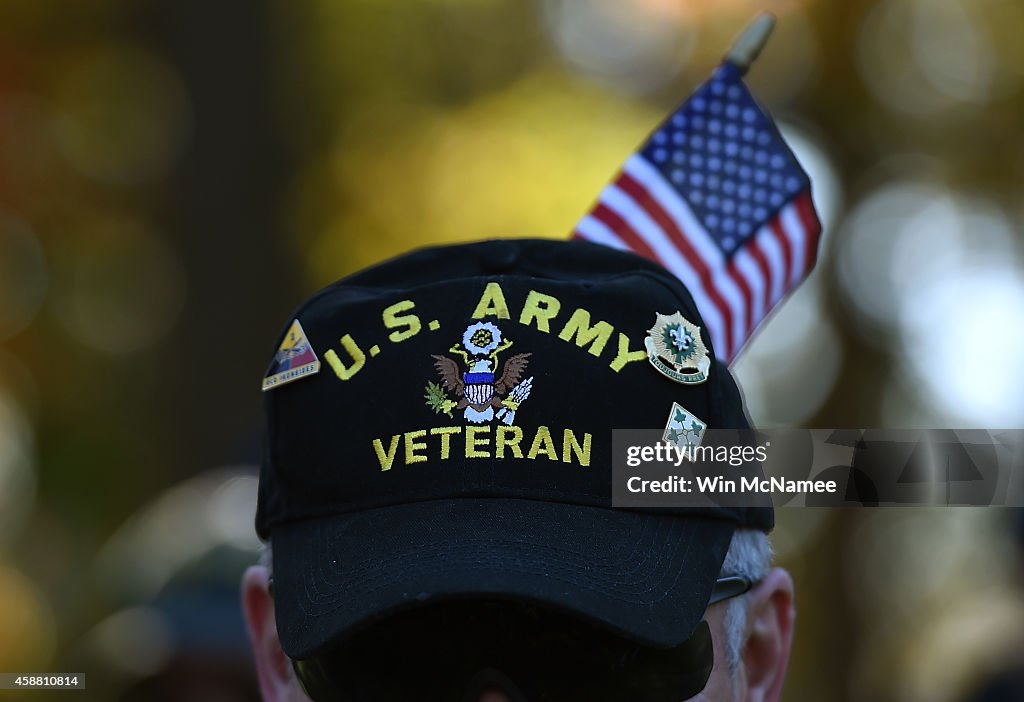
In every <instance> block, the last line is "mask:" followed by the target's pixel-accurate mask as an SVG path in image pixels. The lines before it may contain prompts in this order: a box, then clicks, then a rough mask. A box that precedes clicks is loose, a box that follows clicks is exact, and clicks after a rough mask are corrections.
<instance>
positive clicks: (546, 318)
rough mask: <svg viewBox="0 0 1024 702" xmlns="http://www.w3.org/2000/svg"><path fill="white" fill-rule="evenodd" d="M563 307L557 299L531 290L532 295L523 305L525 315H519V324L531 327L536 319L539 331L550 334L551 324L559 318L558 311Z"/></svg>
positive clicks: (528, 296)
mask: <svg viewBox="0 0 1024 702" xmlns="http://www.w3.org/2000/svg"><path fill="white" fill-rule="evenodd" d="M561 307H562V303H561V302H559V301H558V298H557V297H552V296H551V295H545V294H544V293H539V292H537V291H536V290H531V291H530V294H529V295H527V296H526V302H525V303H523V313H522V314H521V315H519V323H520V324H525V325H527V326H529V325H530V322H532V321H533V320H535V319H536V320H537V329H538V330H540V331H542V332H548V331H550V324H549V323H550V322H551V320H552V319H554V318H555V317H557V316H558V310H559V309H560V308H561Z"/></svg>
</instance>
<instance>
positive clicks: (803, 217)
mask: <svg viewBox="0 0 1024 702" xmlns="http://www.w3.org/2000/svg"><path fill="white" fill-rule="evenodd" d="M796 210H797V213H798V214H799V215H800V221H801V222H803V225H804V231H805V232H806V233H807V236H805V237H804V246H805V249H806V251H805V253H804V267H805V268H806V271H805V273H804V275H806V274H807V273H808V272H810V270H811V269H812V268H814V264H815V263H817V261H818V235H819V234H821V222H820V221H819V220H818V214H817V213H816V212H815V211H814V203H813V202H811V193H810V191H805V192H804V193H803V194H802V195H801V196H800V197H799V198H798V199H797V201H796Z"/></svg>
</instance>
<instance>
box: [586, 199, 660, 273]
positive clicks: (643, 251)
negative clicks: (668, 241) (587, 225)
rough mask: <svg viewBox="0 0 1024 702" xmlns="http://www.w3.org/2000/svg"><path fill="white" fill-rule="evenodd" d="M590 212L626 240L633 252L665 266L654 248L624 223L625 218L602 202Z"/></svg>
mask: <svg viewBox="0 0 1024 702" xmlns="http://www.w3.org/2000/svg"><path fill="white" fill-rule="evenodd" d="M592 214H593V215H594V217H595V218H596V219H599V220H600V221H601V222H603V223H604V224H605V225H606V226H607V227H608V228H609V229H611V230H612V231H613V232H615V233H616V234H617V235H618V236H619V237H620V238H621V239H622V240H623V241H624V242H626V244H627V245H628V246H629V248H630V249H631V250H632V251H633V253H635V254H639V255H640V256H643V257H644V258H647V259H650V260H651V261H654V262H655V263H657V264H658V265H660V266H662V267H664V266H665V262H664V261H662V260H661V259H660V258H658V254H656V253H654V249H652V248H651V247H650V246H648V244H647V242H646V241H644V240H643V237H641V236H639V235H638V234H637V233H636V232H634V231H633V228H632V227H630V226H629V224H627V223H626V220H624V219H622V217H620V216H619V215H618V213H616V212H614V211H613V210H612V209H611V208H609V207H608V206H607V205H605V204H604V203H603V202H599V203H597V206H596V207H594V211H593V213H592Z"/></svg>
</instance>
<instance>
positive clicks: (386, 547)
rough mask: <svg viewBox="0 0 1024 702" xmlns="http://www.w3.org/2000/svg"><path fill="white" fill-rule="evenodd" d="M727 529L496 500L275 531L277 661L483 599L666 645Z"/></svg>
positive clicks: (706, 587) (713, 567)
mask: <svg viewBox="0 0 1024 702" xmlns="http://www.w3.org/2000/svg"><path fill="white" fill-rule="evenodd" d="M734 529H735V525H734V524H733V523H732V522H730V521H728V520H724V519H717V518H711V517H707V516H697V515H686V516H680V515H669V514H658V513H638V512H627V511H621V510H612V509H603V508H600V507H587V506H578V505H574V506H571V507H570V506H567V505H565V504H560V503H552V502H542V501H538V500H521V499H506V498H479V499H475V498H459V499H446V500H432V501H421V502H413V503H408V504H402V505H394V506H388V507H380V508H376V509H369V510H363V511H360V512H354V513H350V514H345V515H337V516H330V517H325V518H322V519H314V520H305V521H301V522H293V523H287V524H281V525H278V526H277V527H275V529H274V532H273V537H272V544H273V551H274V601H275V607H276V611H277V625H278V635H279V638H280V641H281V646H282V649H283V650H284V652H285V654H287V655H288V656H289V657H290V658H293V659H298V660H302V659H308V658H311V657H313V656H315V655H316V654H317V653H318V652H319V651H321V650H322V649H323V648H324V647H325V646H328V645H329V644H331V643H332V642H333V641H335V640H337V639H340V638H342V637H344V636H345V635H346V634H348V633H352V632H354V631H355V630H357V629H359V628H361V627H362V626H365V625H366V624H368V623H370V622H372V621H373V620H374V619H377V618H379V617H384V616H388V615H391V614H396V613H398V612H401V611H403V610H406V609H409V608H411V607H414V606H419V605H422V604H427V603H432V602H440V601H444V600H450V599H455V598H462V597H466V598H471V597H486V598H494V599H504V598H508V599H515V600H522V601H532V602H535V603H538V604H543V605H547V606H552V607H556V608H559V609H561V610H563V611H567V612H570V613H573V614H576V615H578V616H580V617H583V618H585V619H588V620H591V621H593V622H596V623H598V624H601V625H603V626H606V627H607V628H609V629H611V630H613V631H615V632H617V633H619V634H621V635H623V636H626V637H628V638H631V639H633V640H635V641H637V642H640V643H643V644H648V645H652V646H659V647H670V646H675V645H678V644H680V643H682V642H683V641H684V640H686V639H687V638H688V637H689V636H690V635H691V634H692V632H693V630H694V629H695V627H696V626H697V624H698V623H699V622H700V620H701V618H702V617H703V614H704V610H705V608H706V606H707V602H708V599H709V597H710V594H711V590H712V588H713V586H714V582H715V579H716V578H717V576H718V573H719V570H720V568H721V566H722V562H723V560H724V558H725V553H726V551H727V550H728V547H729V542H730V539H731V537H732V533H733V531H734Z"/></svg>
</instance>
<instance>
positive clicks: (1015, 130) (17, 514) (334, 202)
mask: <svg viewBox="0 0 1024 702" xmlns="http://www.w3.org/2000/svg"><path fill="white" fill-rule="evenodd" d="M763 9H770V10H772V11H773V12H775V13H776V14H777V16H778V18H779V25H778V28H777V30H776V34H775V36H774V37H773V38H772V40H771V42H770V43H769V45H768V47H767V49H766V50H765V52H764V54H763V55H762V57H761V58H760V59H759V61H758V62H757V63H756V64H755V66H754V68H753V70H752V71H751V73H750V75H749V76H748V82H749V83H750V85H751V87H752V89H753V91H754V93H755V95H757V96H758V97H759V99H760V100H761V101H762V102H763V103H764V104H765V105H766V106H767V107H768V108H769V110H770V111H771V112H772V113H773V114H774V115H775V117H776V118H777V120H778V122H779V124H780V126H781V128H782V129H783V131H784V133H785V134H786V136H787V137H788V139H789V140H790V143H791V145H792V146H793V147H794V149H795V151H796V152H797V154H798V156H799V158H800V159H801V161H802V162H803V164H804V166H805V167H806V168H807V170H808V171H809V172H810V174H811V177H812V180H813V184H814V189H815V190H814V195H815V201H816V203H817V207H818V210H819V213H820V215H821V217H822V219H823V221H824V225H825V235H824V244H823V249H822V254H821V257H820V262H819V264H818V267H817V269H816V271H815V272H814V273H813V274H812V276H811V278H810V280H809V281H808V282H807V283H805V284H804V285H803V286H802V287H801V288H800V289H799V290H798V291H797V292H796V293H795V294H794V295H793V296H792V297H791V298H790V300H789V301H788V302H786V303H785V304H784V305H783V308H782V309H781V311H780V312H779V313H777V314H776V315H775V316H774V317H773V318H772V319H771V320H770V321H769V322H768V323H767V325H766V326H765V327H764V329H763V330H762V332H761V333H760V334H759V335H758V336H757V337H755V339H754V341H753V342H752V343H751V344H750V345H749V347H748V348H747V350H746V351H745V353H744V355H743V357H742V358H741V359H740V361H739V362H738V363H737V365H736V367H735V370H736V372H737V373H738V376H739V378H740V381H741V384H742V385H743V388H744V391H745V393H746V397H747V403H748V406H749V410H750V413H751V415H752V417H753V419H754V421H755V422H756V423H758V424H761V425H762V426H808V427H928V426H934V427H965V428H966V427H985V428H1010V427H1021V426H1022V425H1024V363H1022V359H1024V252H1022V244H1024V236H1022V232H1024V198H1022V195H1021V183H1022V182H1024V133H1022V128H1024V121H1022V114H1024V43H1022V42H1021V41H1020V35H1021V30H1022V28H1024V5H1021V4H1019V3H1011V2H1005V1H1004V0H850V1H847V2H825V1H824V0H784V1H778V2H770V1H768V0H762V1H760V2H754V1H753V0H714V1H712V0H531V1H529V2H527V1H524V0H418V1H414V0H348V1H346V2H340V1H338V0H303V1H297V0H249V1H248V2H239V3H209V2H200V1H198V0H176V1H174V2H171V1H170V0H153V1H152V2H128V0H94V1H93V2H89V3H66V2H58V1H57V0H2V1H0V670H2V671H12V672H13V671H25V672H29V671H33V672H44V671H47V672H58V671H76V672H85V673H86V674H87V675H88V684H89V691H88V692H85V693H79V696H80V698H81V699H90V700H101V701H106V700H142V699H145V700H163V699H167V700H190V701H195V700H200V701H201V700H226V701H230V700H255V699H257V697H256V690H255V684H254V678H253V674H252V672H251V670H250V668H249V663H248V651H247V649H246V644H245V640H244V635H243V631H242V623H241V618H240V615H239V613H238V604H237V587H238V586H237V583H238V579H239V576H240V573H241V571H242V569H243V568H244V566H245V565H246V564H248V563H251V562H252V561H253V560H254V559H255V557H256V556H255V554H256V553H257V549H258V543H257V542H256V540H255V535H254V534H253V529H252V515H253V509H254V501H255V490H256V478H255V470H256V469H255V465H256V463H257V462H258V456H259V453H258V448H259V437H258V426H259V417H260V399H261V398H260V392H259V383H260V379H261V378H262V375H263V372H264V370H265V368H266V366H267V364H268V362H269V360H270V357H271V355H272V354H273V352H274V350H275V349H274V341H275V340H276V338H277V335H278V334H279V333H280V331H281V328H282V326H283V325H284V323H285V322H286V321H288V320H289V319H290V316H289V315H290V311H291V310H292V309H293V308H294V307H295V306H296V305H297V304H298V303H299V302H300V301H301V300H302V299H303V298H304V297H305V296H306V295H308V294H309V293H310V292H312V291H313V290H315V289H317V288H318V287H320V286H322V285H324V284H326V283H329V282H331V281H333V280H334V279H336V278H338V277H340V276H342V275H344V274H346V273H349V272H351V271H354V270H356V269H358V268H361V267H363V266H366V265H368V264H371V263H374V262H376V261H379V260H382V259H384V258H386V257H390V256H393V255H395V254H398V253H401V252H403V251H405V250H407V249H410V248H412V247H416V246H420V245H424V244H432V243H439V242H455V241H466V240H472V239H479V238H485V237H493V236H545V237H563V236H566V235H567V234H568V232H570V231H571V229H572V228H573V225H574V224H575V222H576V221H577V220H578V219H579V218H580V217H581V216H582V215H583V214H584V213H585V212H586V210H587V209H588V208H589V207H590V205H591V203H592V202H593V200H594V199H595V197H596V196H597V194H598V192H599V191H600V189H601V188H602V186H603V185H604V184H605V183H606V182H607V181H608V180H609V179H610V178H611V176H612V175H613V174H614V172H615V171H616V170H617V168H618V166H619V165H620V164H621V162H622V161H623V160H624V158H625V157H626V156H627V154H628V153H629V152H630V151H631V150H632V149H633V148H634V147H635V146H637V145H638V144H639V143H640V142H641V141H642V140H643V139H644V138H645V136H646V135H647V133H648V132H649V131H650V130H651V129H652V128H653V127H654V126H655V125H656V124H657V123H658V122H659V121H660V119H661V118H662V117H663V116H664V115H665V114H667V113H668V112H669V110H670V109H671V108H672V107H673V106H674V105H675V104H677V103H678V102H679V101H680V100H681V99H682V98H683V97H685V96H686V95H687V94H688V93H689V92H690V91H691V89H692V88H693V87H695V86H696V84H698V83H699V82H701V81H702V80H704V79H705V78H706V77H707V76H708V75H709V73H710V71H711V70H712V68H713V67H714V66H715V65H716V64H717V62H718V60H719V58H720V57H721V55H722V54H723V53H724V51H725V50H726V48H727V46H728V45H729V43H730V41H731V39H732V38H733V37H734V36H735V35H736V34H737V33H738V31H739V30H740V28H741V27H742V26H743V25H744V23H745V22H746V21H747V20H748V19H750V17H751V16H752V15H753V14H754V13H756V12H757V11H760V10H763ZM1013 519H1014V517H1013V515H1012V514H1011V513H1010V512H1009V511H1007V510H1001V509H995V508H993V509H983V508H959V509H958V508H945V509H941V508H927V509H925V508H920V509H911V508H900V509H883V510H838V509H832V510H825V509H810V508H808V509H786V510H781V511H780V514H779V527H778V529H777V530H776V533H775V545H776V549H777V551H778V555H779V559H780V561H781V562H782V563H783V564H784V565H786V566H787V567H789V568H790V569H791V570H792V572H793V573H794V575H795V577H796V581H797V591H798V598H799V599H798V602H799V606H800V612H801V615H800V617H799V621H798V628H797V640H796V649H795V652H794V658H793V662H792V670H791V674H790V677H789V681H788V683H787V694H786V699H788V700H797V701H800V700H823V699H828V700H881V701H890V700H891V701H893V702H895V701H901V702H903V701H908V702H914V701H917V700H921V701H925V700H928V701H932V702H945V701H947V700H948V701H953V700H966V699H974V698H976V695H977V692H976V691H978V690H980V689H982V688H984V687H985V686H986V685H989V683H988V682H987V681H990V680H991V679H992V676H994V675H997V674H998V673H999V672H1000V671H1007V670H1013V669H1014V668H1015V666H1024V660H1020V658H1021V657H1022V656H1024V654H1022V653H1021V651H1024V639H1022V637H1024V574H1022V568H1021V563H1022V558H1021V556H1022V554H1024V545H1022V544H1024V537H1021V536H1016V537H1015V536H1014V534H1015V532H1014V530H1013V529H1012V528H1011V525H1012V523H1013ZM1022 531H1024V529H1019V528H1018V531H1017V532H1016V533H1018V534H1019V533H1020V532H1022ZM990 688H991V686H990ZM63 694H64V696H67V695H69V694H71V693H63ZM989 694H990V695H991V689H990V691H989ZM5 695H6V696H5ZM0 698H2V699H16V698H17V697H16V695H15V694H14V693H0ZM77 698H78V697H76V699H77ZM25 699H32V700H45V699H48V697H47V694H46V693H30V695H28V696H25ZM61 699H64V697H61ZM985 699H1014V697H1001V698H997V697H992V696H989V697H985ZM1016 699H1020V698H1019V697H1017V698H1016Z"/></svg>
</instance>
